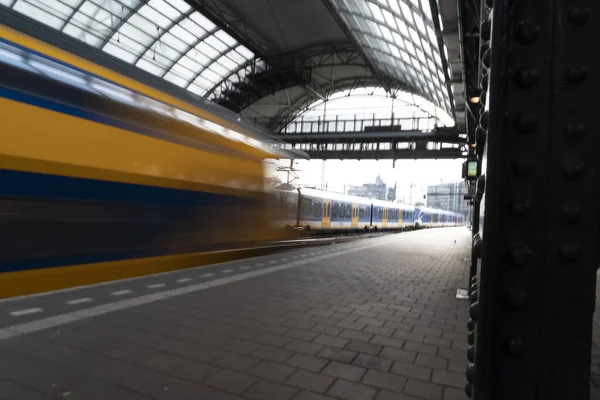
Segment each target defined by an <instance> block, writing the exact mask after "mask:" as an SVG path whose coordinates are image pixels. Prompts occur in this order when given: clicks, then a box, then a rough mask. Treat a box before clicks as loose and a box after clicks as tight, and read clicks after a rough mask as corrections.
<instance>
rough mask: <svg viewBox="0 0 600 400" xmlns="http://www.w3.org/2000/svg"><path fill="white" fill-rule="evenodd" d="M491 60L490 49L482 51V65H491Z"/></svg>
mask: <svg viewBox="0 0 600 400" xmlns="http://www.w3.org/2000/svg"><path fill="white" fill-rule="evenodd" d="M491 60H492V49H487V50H486V51H485V52H484V53H483V56H482V57H481V61H482V62H483V65H484V66H485V67H486V68H489V67H490V65H491Z"/></svg>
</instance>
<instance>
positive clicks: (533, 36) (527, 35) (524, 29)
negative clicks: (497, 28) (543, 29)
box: [517, 21, 540, 44]
mask: <svg viewBox="0 0 600 400" xmlns="http://www.w3.org/2000/svg"><path fill="white" fill-rule="evenodd" d="M539 36H540V27H539V26H537V25H534V24H532V23H531V22H530V21H520V22H519V27H518V28H517V40H518V41H519V43H521V44H532V43H533V42H535V41H536V40H537V38H538V37H539Z"/></svg>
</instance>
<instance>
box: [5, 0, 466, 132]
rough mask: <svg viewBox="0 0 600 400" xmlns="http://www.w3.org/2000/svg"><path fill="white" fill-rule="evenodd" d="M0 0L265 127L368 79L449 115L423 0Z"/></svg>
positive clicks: (450, 102)
mask: <svg viewBox="0 0 600 400" xmlns="http://www.w3.org/2000/svg"><path fill="white" fill-rule="evenodd" d="M432 1H435V0H432ZM0 5H1V6H4V7H7V8H10V9H12V10H13V11H15V12H17V13H20V14H22V15H24V16H26V17H28V18H32V19H34V20H36V21H38V22H40V23H42V24H44V25H46V26H48V27H50V28H52V29H55V30H58V31H60V32H62V33H64V34H65V35H68V36H70V37H72V38H75V39H77V40H79V41H82V42H84V43H86V44H88V45H89V46H92V47H94V48H96V49H98V50H100V51H102V52H105V53H108V54H110V55H112V56H114V57H117V58H119V59H121V60H123V61H125V62H127V63H129V64H131V65H135V66H136V67H138V68H140V69H141V70H144V71H146V72H148V73H150V74H152V75H154V76H156V77H159V78H162V79H164V80H166V81H168V82H171V83H172V84H174V85H176V86H178V87H180V88H183V89H185V90H187V91H189V92H191V93H193V94H194V95H196V96H199V97H203V98H205V99H208V100H212V101H214V102H216V103H219V104H221V105H223V106H225V107H227V108H229V109H230V110H232V111H234V112H236V113H240V114H241V115H243V116H245V117H247V118H248V119H254V120H255V121H256V122H258V123H259V124H262V125H266V126H267V127H268V128H269V129H271V130H274V131H280V130H281V129H282V128H283V127H285V125H286V124H287V123H289V122H290V121H291V120H292V119H293V118H294V116H295V115H298V114H299V113H301V112H302V109H303V108H304V106H305V105H306V104H311V103H313V102H314V101H315V100H316V99H321V100H325V99H327V98H328V97H329V96H330V95H331V94H332V93H335V92H338V91H340V90H347V89H352V88H354V87H364V86H373V85H376V86H381V87H384V88H385V89H386V90H387V91H388V92H394V91H409V92H412V93H415V94H418V95H420V96H423V97H424V98H426V99H427V100H429V101H431V102H432V103H433V104H435V105H436V106H437V107H439V108H440V109H441V110H443V111H445V112H447V113H448V114H449V115H451V116H452V117H453V118H456V113H455V104H454V101H455V100H454V96H453V93H452V92H453V89H452V86H451V85H448V84H447V81H448V79H449V78H448V76H451V75H452V74H453V71H452V70H451V69H450V68H448V67H446V70H445V68H444V65H447V62H445V61H444V60H447V59H448V54H447V49H446V48H445V45H444V44H443V41H440V40H438V37H439V34H440V32H439V31H436V28H435V25H436V24H434V22H433V21H434V20H433V19H434V18H438V15H435V16H433V15H432V8H431V4H430V1H429V0H302V1H296V2H290V1H286V0H269V1H267V0H252V1H248V0H221V1H205V0H188V1H184V0H0ZM440 44H442V47H443V48H441V49H440Z"/></svg>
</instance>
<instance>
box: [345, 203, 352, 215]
mask: <svg viewBox="0 0 600 400" xmlns="http://www.w3.org/2000/svg"><path fill="white" fill-rule="evenodd" d="M346 218H352V204H348V205H347V206H346Z"/></svg>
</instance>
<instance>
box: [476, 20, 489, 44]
mask: <svg viewBox="0 0 600 400" xmlns="http://www.w3.org/2000/svg"><path fill="white" fill-rule="evenodd" d="M490 34H491V24H490V22H489V21H484V22H482V24H481V27H480V28H479V36H480V37H481V39H483V40H486V41H487V40H490Z"/></svg>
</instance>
